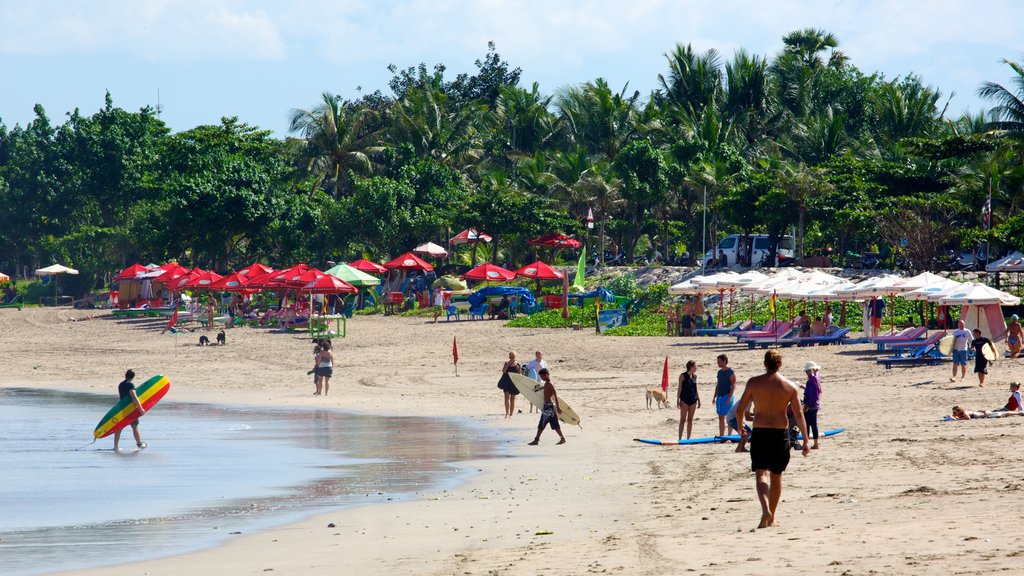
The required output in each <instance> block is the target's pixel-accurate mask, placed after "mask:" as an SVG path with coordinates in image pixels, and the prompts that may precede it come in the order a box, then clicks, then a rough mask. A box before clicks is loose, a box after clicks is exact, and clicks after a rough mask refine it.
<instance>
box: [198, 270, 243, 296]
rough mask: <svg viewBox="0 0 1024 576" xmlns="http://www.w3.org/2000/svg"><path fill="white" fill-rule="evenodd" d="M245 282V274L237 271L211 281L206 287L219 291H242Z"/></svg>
mask: <svg viewBox="0 0 1024 576" xmlns="http://www.w3.org/2000/svg"><path fill="white" fill-rule="evenodd" d="M246 283H247V280H246V278H245V276H242V275H241V274H239V273H238V272H232V273H231V274H228V275H227V276H225V277H223V278H221V279H220V280H217V281H216V282H211V283H210V285H209V286H207V288H208V289H210V290H216V291H219V292H244V291H246V287H245V285H246Z"/></svg>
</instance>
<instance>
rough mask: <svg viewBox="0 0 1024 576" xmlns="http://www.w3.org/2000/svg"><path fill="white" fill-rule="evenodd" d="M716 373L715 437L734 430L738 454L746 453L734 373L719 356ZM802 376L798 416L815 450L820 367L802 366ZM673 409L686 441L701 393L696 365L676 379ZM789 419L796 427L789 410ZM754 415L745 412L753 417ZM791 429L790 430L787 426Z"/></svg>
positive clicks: (690, 434) (816, 446) (723, 358)
mask: <svg viewBox="0 0 1024 576" xmlns="http://www.w3.org/2000/svg"><path fill="white" fill-rule="evenodd" d="M716 362H717V364H718V372H717V373H716V375H715V393H714V396H713V397H712V403H713V404H714V406H715V414H716V415H717V416H718V436H725V435H726V434H727V433H728V432H729V431H730V430H735V431H736V432H737V433H739V434H740V435H741V441H740V444H739V445H738V446H737V448H736V451H737V452H746V437H745V436H746V435H745V431H744V430H743V429H742V428H741V427H740V424H739V423H740V422H741V419H740V418H738V417H737V413H738V412H739V407H740V402H739V401H737V400H735V395H736V372H735V371H733V369H732V368H730V367H729V357H728V356H727V355H725V354H719V355H718V357H717V358H716ZM804 372H805V373H806V374H807V382H806V383H805V384H804V385H802V386H800V388H802V389H803V402H802V408H801V413H802V414H801V415H802V416H803V419H804V420H805V421H806V425H807V427H808V428H809V429H810V431H811V438H812V439H813V440H814V445H813V446H812V447H811V448H812V449H814V450H816V449H817V448H818V410H819V409H820V408H821V393H822V388H821V367H820V366H818V365H817V364H816V363H814V362H808V363H807V364H805V365H804ZM676 405H677V406H678V407H679V439H680V440H682V439H683V433H684V430H685V433H686V438H687V439H689V438H690V437H691V436H692V433H693V417H694V415H695V414H696V412H697V409H699V408H700V407H701V402H700V391H699V389H698V386H697V362H696V361H695V360H690V361H689V362H687V363H686V371H685V372H683V373H682V374H680V375H679V393H678V396H677V402H676ZM789 411H790V413H789V419H790V420H791V421H792V424H793V425H795V415H794V414H793V413H792V408H790V409H789ZM752 412H753V411H748V412H747V414H748V416H747V417H748V418H749V417H750V416H749V414H752ZM790 427H792V426H790Z"/></svg>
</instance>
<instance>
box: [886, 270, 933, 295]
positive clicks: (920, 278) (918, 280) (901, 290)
mask: <svg viewBox="0 0 1024 576" xmlns="http://www.w3.org/2000/svg"><path fill="white" fill-rule="evenodd" d="M944 280H946V279H945V278H943V277H942V276H939V275H938V274H933V273H931V272H921V273H920V274H918V275H916V276H911V277H910V278H904V279H903V280H901V281H900V282H899V283H897V284H896V285H895V286H893V287H892V290H893V292H894V293H896V294H905V293H907V292H910V291H911V290H917V289H918V288H924V287H925V286H931V285H932V284H938V283H939V282H942V281H944Z"/></svg>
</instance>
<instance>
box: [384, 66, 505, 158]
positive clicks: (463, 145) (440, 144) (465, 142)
mask: <svg viewBox="0 0 1024 576" xmlns="http://www.w3.org/2000/svg"><path fill="white" fill-rule="evenodd" d="M393 110H394V118H395V124H394V126H393V129H392V132H393V133H392V138H393V142H408V143H409V144H411V145H412V147H413V149H414V150H415V151H416V153H417V155H419V156H430V157H432V158H434V159H435V160H437V161H438V162H441V163H442V164H445V165H447V166H449V167H451V168H454V169H456V170H461V169H463V168H465V167H466V166H467V165H469V164H471V163H473V162H475V161H476V160H478V159H479V158H480V157H481V155H482V152H481V150H480V149H479V146H478V144H479V142H478V135H479V133H478V128H479V126H480V124H481V121H482V119H483V112H485V111H486V106H484V105H482V104H475V103H466V104H463V105H462V106H461V107H460V108H458V109H454V110H453V109H451V108H450V107H449V104H448V97H447V95H445V93H444V91H443V90H442V89H441V87H440V86H439V85H438V83H437V81H436V79H435V78H434V77H432V76H430V75H427V74H425V73H424V72H423V71H422V70H421V72H420V79H419V81H418V82H417V83H415V84H414V85H411V86H409V87H407V89H406V90H405V92H404V94H403V95H402V98H401V99H400V100H398V101H397V102H395V105H394V109H393Z"/></svg>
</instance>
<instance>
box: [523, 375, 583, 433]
mask: <svg viewBox="0 0 1024 576" xmlns="http://www.w3.org/2000/svg"><path fill="white" fill-rule="evenodd" d="M508 375H509V377H510V378H512V383H513V384H515V385H516V388H517V389H518V390H519V393H520V394H522V395H523V397H525V398H526V399H527V400H529V401H530V403H532V404H533V405H534V406H538V407H540V406H544V383H543V382H537V381H536V380H533V379H532V378H529V377H528V376H523V375H522V374H515V373H512V372H509V373H508ZM558 405H559V407H561V408H562V411H561V412H560V413H559V414H558V419H559V420H561V421H562V422H565V423H566V424H572V425H574V426H578V425H579V423H580V417H579V415H577V414H576V411H575V410H573V409H572V408H571V407H570V406H569V403H568V402H566V401H565V399H564V398H562V395H561V394H559V395H558Z"/></svg>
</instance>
